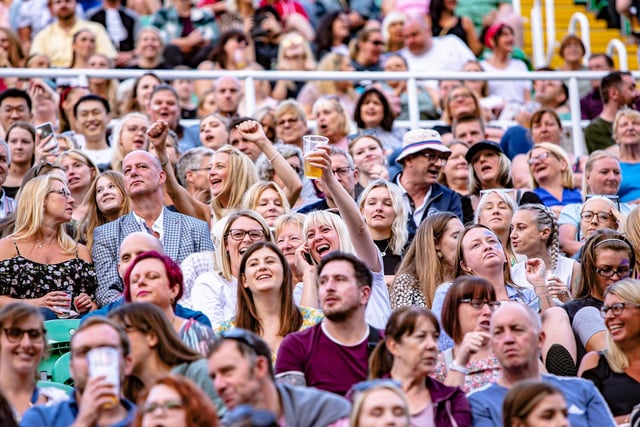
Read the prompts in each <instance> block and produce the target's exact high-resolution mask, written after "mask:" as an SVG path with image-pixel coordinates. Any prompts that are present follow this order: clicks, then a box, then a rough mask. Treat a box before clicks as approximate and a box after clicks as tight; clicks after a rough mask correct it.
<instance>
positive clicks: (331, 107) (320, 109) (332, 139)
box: [312, 96, 351, 151]
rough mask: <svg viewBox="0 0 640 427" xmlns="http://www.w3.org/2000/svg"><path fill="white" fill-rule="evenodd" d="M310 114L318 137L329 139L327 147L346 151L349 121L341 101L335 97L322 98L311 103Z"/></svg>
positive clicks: (349, 127) (347, 148) (349, 129)
mask: <svg viewBox="0 0 640 427" xmlns="http://www.w3.org/2000/svg"><path fill="white" fill-rule="evenodd" d="M312 114H313V116H314V117H315V119H316V128H317V133H318V135H322V136H326V137H327V138H329V145H332V146H337V147H339V148H342V149H343V150H345V151H348V150H349V139H348V135H349V133H350V131H351V119H350V118H349V113H348V112H347V110H346V109H345V106H344V104H343V103H342V101H340V99H339V98H338V97H335V96H323V97H321V98H319V99H317V100H316V102H314V103H313V110H312Z"/></svg>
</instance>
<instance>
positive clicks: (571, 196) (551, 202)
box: [533, 187, 582, 208]
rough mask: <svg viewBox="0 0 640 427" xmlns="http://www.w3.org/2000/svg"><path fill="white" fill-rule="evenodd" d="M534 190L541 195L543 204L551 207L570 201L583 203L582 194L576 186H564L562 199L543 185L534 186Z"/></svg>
mask: <svg viewBox="0 0 640 427" xmlns="http://www.w3.org/2000/svg"><path fill="white" fill-rule="evenodd" d="M533 192H534V193H536V195H537V196H538V197H540V200H542V204H543V205H545V206H547V207H549V208H550V207H552V206H558V205H560V206H566V205H568V204H570V203H582V194H580V191H579V190H577V189H575V188H564V189H563V190H562V200H558V199H556V198H555V196H554V195H553V194H551V193H549V192H548V191H547V190H545V189H544V188H542V187H538V188H534V189H533Z"/></svg>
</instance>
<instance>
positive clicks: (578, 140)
mask: <svg viewBox="0 0 640 427" xmlns="http://www.w3.org/2000/svg"><path fill="white" fill-rule="evenodd" d="M569 108H570V110H571V139H572V140H573V154H575V156H576V157H577V156H581V155H583V154H584V153H585V151H586V150H585V143H584V134H583V133H582V126H581V125H580V120H581V118H582V117H581V112H580V89H579V88H578V79H577V78H576V77H575V76H574V77H571V78H569Z"/></svg>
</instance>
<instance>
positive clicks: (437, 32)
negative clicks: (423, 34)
mask: <svg viewBox="0 0 640 427" xmlns="http://www.w3.org/2000/svg"><path fill="white" fill-rule="evenodd" d="M431 31H432V33H433V37H440V36H446V35H449V34H452V35H454V36H458V38H459V39H460V40H462V41H463V42H464V43H465V44H466V45H469V43H468V42H467V32H466V31H465V30H464V28H463V27H462V19H460V18H459V17H458V20H457V21H456V24H455V25H454V26H453V27H448V28H443V27H441V26H440V24H438V23H434V24H432V25H431Z"/></svg>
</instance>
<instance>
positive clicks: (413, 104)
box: [407, 77, 420, 129]
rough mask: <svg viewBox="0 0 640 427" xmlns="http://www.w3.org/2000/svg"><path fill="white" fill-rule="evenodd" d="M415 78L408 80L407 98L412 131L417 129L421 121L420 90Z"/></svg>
mask: <svg viewBox="0 0 640 427" xmlns="http://www.w3.org/2000/svg"><path fill="white" fill-rule="evenodd" d="M417 84H418V82H416V78H415V77H410V78H409V79H408V80H407V97H408V102H409V122H410V123H411V129H417V128H418V126H419V123H418V122H419V121H420V107H419V106H418V88H417V86H416V85H417Z"/></svg>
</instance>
